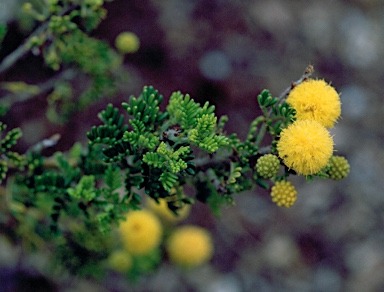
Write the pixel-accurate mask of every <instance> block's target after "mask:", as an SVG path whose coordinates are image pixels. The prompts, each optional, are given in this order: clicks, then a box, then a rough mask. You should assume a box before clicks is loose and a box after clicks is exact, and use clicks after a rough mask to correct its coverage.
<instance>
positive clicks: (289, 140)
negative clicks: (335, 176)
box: [277, 120, 333, 175]
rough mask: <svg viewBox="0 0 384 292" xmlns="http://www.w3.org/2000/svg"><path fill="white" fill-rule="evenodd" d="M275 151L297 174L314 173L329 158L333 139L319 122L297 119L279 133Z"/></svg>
mask: <svg viewBox="0 0 384 292" xmlns="http://www.w3.org/2000/svg"><path fill="white" fill-rule="evenodd" d="M277 151H278V152H279V156H280V158H282V159H283V161H284V164H285V165H286V166H288V167H289V168H292V169H293V170H295V171H296V172H297V173H298V174H302V175H310V174H315V173H317V172H319V171H320V170H321V169H322V168H323V167H324V166H326V165H327V163H328V160H329V159H330V158H331V156H332V153H333V139H332V137H331V135H330V134H329V132H328V131H327V129H326V128H324V127H323V126H322V125H321V124H320V123H318V122H316V121H314V120H299V121H296V122H294V123H293V124H291V125H289V126H288V127H287V128H285V129H284V130H283V131H282V132H281V133H280V140H279V142H278V143H277Z"/></svg>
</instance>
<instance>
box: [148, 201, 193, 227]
mask: <svg viewBox="0 0 384 292" xmlns="http://www.w3.org/2000/svg"><path fill="white" fill-rule="evenodd" d="M147 204H148V208H149V209H150V210H151V211H153V212H154V213H155V214H156V215H157V216H159V217H160V219H162V220H164V221H165V222H167V223H176V222H178V221H181V220H183V219H185V218H186V217H187V216H188V215H189V213H190V210H191V205H188V204H185V205H184V206H183V207H181V208H180V209H179V210H178V211H177V213H178V215H175V214H174V213H173V212H172V211H171V210H169V208H168V204H167V201H166V200H165V199H159V204H158V203H156V201H155V200H153V199H148V201H147Z"/></svg>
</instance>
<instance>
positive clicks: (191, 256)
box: [166, 225, 213, 268]
mask: <svg viewBox="0 0 384 292" xmlns="http://www.w3.org/2000/svg"><path fill="white" fill-rule="evenodd" d="M166 250H167V253H168V256H169V259H170V260H171V261H172V262H173V263H175V264H177V265H179V266H180V267H183V268H194V267H197V266H200V265H202V264H203V263H206V262H208V261H209V260H210V259H211V257H212V255H213V243H212V238H211V235H210V233H209V232H208V231H207V230H205V229H203V228H201V227H197V226H193V225H186V226H183V227H179V228H178V229H176V230H175V231H174V232H173V233H172V234H171V236H170V237H169V239H168V241H167V244H166Z"/></svg>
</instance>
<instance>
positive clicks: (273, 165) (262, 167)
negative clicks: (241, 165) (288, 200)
mask: <svg viewBox="0 0 384 292" xmlns="http://www.w3.org/2000/svg"><path fill="white" fill-rule="evenodd" d="M279 167H280V161H279V158H277V156H276V155H273V154H266V155H264V156H261V157H260V158H259V159H258V160H257V162H256V171H257V173H258V174H259V175H260V176H261V177H263V178H271V177H274V176H275V175H276V174H277V173H278V171H279Z"/></svg>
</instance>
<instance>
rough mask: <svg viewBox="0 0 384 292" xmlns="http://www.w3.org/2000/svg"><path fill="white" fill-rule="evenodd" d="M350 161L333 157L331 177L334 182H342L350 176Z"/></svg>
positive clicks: (330, 166)
mask: <svg viewBox="0 0 384 292" xmlns="http://www.w3.org/2000/svg"><path fill="white" fill-rule="evenodd" d="M349 168H350V166H349V163H348V160H347V159H345V158H344V157H343V156H332V157H331V159H330V160H329V171H328V173H329V177H330V178H331V179H334V180H341V179H343V178H345V177H347V176H348V174H349Z"/></svg>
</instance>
